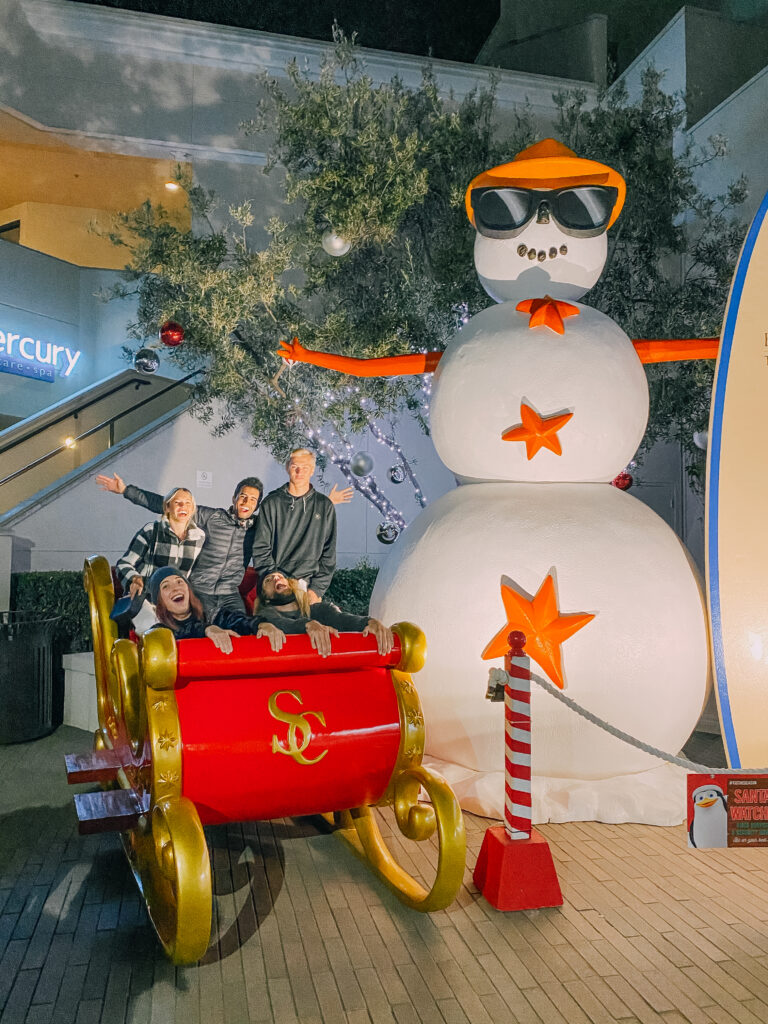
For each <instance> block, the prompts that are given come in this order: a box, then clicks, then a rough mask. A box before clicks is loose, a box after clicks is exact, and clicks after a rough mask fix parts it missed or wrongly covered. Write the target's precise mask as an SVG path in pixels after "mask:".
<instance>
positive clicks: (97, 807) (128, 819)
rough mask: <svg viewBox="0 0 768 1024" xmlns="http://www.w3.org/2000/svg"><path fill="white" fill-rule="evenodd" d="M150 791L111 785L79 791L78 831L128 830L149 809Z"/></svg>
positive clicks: (76, 795) (77, 807)
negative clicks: (88, 791) (143, 791)
mask: <svg viewBox="0 0 768 1024" xmlns="http://www.w3.org/2000/svg"><path fill="white" fill-rule="evenodd" d="M149 808H150V797H149V794H148V793H143V794H141V795H140V794H138V793H135V792H134V791H133V790H130V789H108V790H100V791H98V792H96V793H76V794H75V810H76V811H77V822H78V831H79V833H80V835H81V836H90V835H97V834H98V833H100V832H128V831H130V830H131V829H134V828H136V827H137V826H138V824H139V821H140V820H141V818H142V817H143V816H144V815H146V814H148V813H149Z"/></svg>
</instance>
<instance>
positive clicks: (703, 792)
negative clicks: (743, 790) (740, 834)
mask: <svg viewBox="0 0 768 1024" xmlns="http://www.w3.org/2000/svg"><path fill="white" fill-rule="evenodd" d="M697 778H698V777H697ZM688 845H689V846H693V847H695V848H696V849H697V850H702V849H705V848H710V847H713V846H718V847H723V846H727V845H728V801H727V799H726V796H725V793H724V792H723V790H722V788H721V786H718V785H716V784H715V783H714V782H706V783H705V784H704V785H703V786H697V787H696V789H694V791H693V792H692V793H691V797H690V800H689V810H688Z"/></svg>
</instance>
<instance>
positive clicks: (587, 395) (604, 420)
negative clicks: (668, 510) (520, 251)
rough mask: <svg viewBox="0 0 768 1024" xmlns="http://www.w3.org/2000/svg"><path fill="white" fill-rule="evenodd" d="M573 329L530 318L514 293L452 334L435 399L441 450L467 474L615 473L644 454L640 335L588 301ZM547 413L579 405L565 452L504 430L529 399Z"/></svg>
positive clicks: (596, 477) (556, 476)
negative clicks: (506, 436) (533, 447)
mask: <svg viewBox="0 0 768 1024" xmlns="http://www.w3.org/2000/svg"><path fill="white" fill-rule="evenodd" d="M573 305H574V306H575V307H576V308H577V309H578V311H579V312H578V315H576V316H570V317H568V318H567V319H566V320H565V321H564V333H563V334H557V333H555V332H554V331H552V330H551V329H550V328H549V327H546V326H544V325H542V326H538V327H533V328H532V327H529V320H530V315H529V314H528V313H521V312H518V311H517V310H516V308H515V305H514V304H513V303H511V302H504V303H501V304H499V305H496V306H491V307H489V308H488V309H484V310H483V311H482V312H481V313H478V314H477V316H474V317H473V318H472V319H471V320H470V321H469V323H468V324H467V325H466V326H465V327H464V328H462V330H461V331H459V332H458V334H456V335H455V336H454V338H453V339H452V340H451V341H450V343H449V345H448V347H447V349H446V350H445V353H444V355H443V357H442V359H441V360H440V364H439V366H438V368H437V372H436V374H435V384H434V390H433V395H432V403H431V409H430V426H431V432H432V438H433V441H434V443H435V448H436V449H437V452H438V455H439V456H440V458H441V459H442V460H443V462H444V463H445V464H446V466H448V468H449V469H451V470H452V471H453V473H455V474H456V476H457V477H458V478H459V479H460V480H462V481H468V482H475V481H491V480H519V481H526V482H537V483H544V482H550V481H559V482H579V483H586V482H608V481H610V480H612V479H613V478H614V477H615V476H616V474H617V473H619V472H620V471H621V470H622V469H623V468H624V467H625V466H626V464H627V463H628V462H629V461H630V459H631V458H632V457H633V455H634V454H635V452H636V450H637V447H638V445H639V444H640V441H641V440H642V437H643V433H644V432H645V427H646V423H647V420H648V384H647V381H646V377H645V372H644V370H643V367H642V364H641V363H640V360H639V359H638V357H637V353H636V352H635V350H634V348H633V345H632V342H631V341H630V339H629V338H628V337H627V335H626V334H625V333H624V332H623V331H622V330H621V328H620V327H618V326H617V325H616V324H615V323H614V322H613V320H611V319H610V317H607V316H606V315H605V314H604V313H600V312H599V311H598V310H596V309H592V308H591V307H589V306H584V305H581V304H580V303H574V304H573ZM523 403H525V404H526V405H528V406H530V407H532V408H533V409H534V410H535V412H536V413H537V414H538V415H539V416H541V417H543V418H546V417H551V416H555V415H557V414H562V413H571V414H572V416H571V418H570V420H569V421H568V422H567V423H566V424H565V425H564V426H563V427H562V428H561V429H560V430H559V431H558V439H559V441H560V444H561V447H562V454H560V455H557V454H555V453H554V452H553V451H549V450H545V449H542V450H540V451H538V452H537V453H536V455H535V456H534V457H533V458H532V459H530V460H529V459H528V458H527V450H526V445H525V444H524V443H523V442H520V441H504V440H502V434H503V433H504V432H505V431H508V430H509V429H510V428H512V427H514V426H516V425H517V424H520V423H521V411H520V410H521V404H523Z"/></svg>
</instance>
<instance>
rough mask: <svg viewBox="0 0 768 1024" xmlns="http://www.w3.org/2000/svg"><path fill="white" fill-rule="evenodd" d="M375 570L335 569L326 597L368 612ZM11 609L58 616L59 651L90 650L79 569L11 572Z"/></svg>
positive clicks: (359, 567) (359, 612)
mask: <svg viewBox="0 0 768 1024" xmlns="http://www.w3.org/2000/svg"><path fill="white" fill-rule="evenodd" d="M377 573H378V569H377V568H376V567H375V566H372V565H370V564H369V563H367V562H365V561H362V562H360V563H359V564H358V565H357V566H355V568H354V569H337V570H336V572H335V573H334V577H333V580H332V581H331V585H330V587H329V588H328V595H327V596H328V598H329V599H330V600H331V601H334V602H335V603H336V604H338V605H340V606H341V607H342V608H343V609H344V610H345V611H348V612H353V613H354V614H355V615H367V614H368V604H369V602H370V599H371V592H372V591H373V585H374V583H375V582H376V575H377ZM11 608H12V610H14V611H34V612H36V613H37V614H38V615H40V617H41V618H45V617H47V616H50V615H58V616H60V618H61V621H60V622H59V624H58V627H57V630H56V640H57V644H58V645H59V648H60V650H61V651H62V653H65V654H66V653H74V652H76V651H90V650H91V649H92V644H91V618H90V614H89V611H88V598H87V597H86V595H85V591H84V590H83V574H82V573H81V572H74V571H69V572H65V571H61V572H17V573H13V575H12V577H11Z"/></svg>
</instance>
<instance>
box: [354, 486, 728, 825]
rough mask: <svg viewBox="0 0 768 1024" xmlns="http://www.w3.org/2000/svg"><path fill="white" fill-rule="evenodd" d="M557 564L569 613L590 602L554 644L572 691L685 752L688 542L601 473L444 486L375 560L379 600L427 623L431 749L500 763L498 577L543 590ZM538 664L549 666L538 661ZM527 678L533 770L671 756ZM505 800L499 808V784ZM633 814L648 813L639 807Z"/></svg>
mask: <svg viewBox="0 0 768 1024" xmlns="http://www.w3.org/2000/svg"><path fill="white" fill-rule="evenodd" d="M550 572H552V574H553V576H554V579H555V589H556V594H557V606H558V611H559V614H560V615H568V614H572V613H589V614H592V615H594V618H593V619H592V620H591V621H589V622H588V623H586V625H584V626H583V627H582V628H580V629H578V631H576V632H575V633H574V634H573V635H572V636H570V637H569V638H568V639H565V640H564V641H563V643H562V645H561V647H560V651H561V654H562V664H563V670H564V677H565V683H566V687H565V691H564V692H565V693H566V694H567V696H569V697H571V698H572V699H573V700H575V701H576V702H577V703H578V704H580V705H581V706H582V707H584V708H585V709H587V710H588V711H591V712H592V713H593V714H595V715H597V716H599V717H600V718H602V719H604V720H605V721H607V722H608V723H610V724H611V725H613V726H615V727H617V728H618V729H621V730H623V731H624V732H627V733H629V734H630V735H631V736H634V737H636V738H637V739H639V740H641V741H642V742H644V743H648V744H650V745H652V746H654V747H657V748H659V749H661V750H663V751H668V752H671V753H673V754H676V753H677V752H678V751H679V750H680V748H681V746H682V745H683V744H684V743H685V741H686V740H687V739H688V737H689V735H690V733H691V732H692V730H693V728H694V726H695V725H696V722H697V720H698V718H699V715H700V713H701V710H702V707H703V704H704V701H705V698H706V695H707V668H708V641H707V630H706V623H705V614H704V605H703V599H702V595H701V590H700V587H699V583H698V580H697V577H696V575H695V571H694V570H693V569H692V567H691V563H690V560H689V557H688V555H687V552H686V550H685V548H684V547H683V545H682V544H681V542H680V540H679V539H678V538H677V536H676V535H675V534H674V533H673V531H672V530H671V529H670V528H669V527H668V526H667V525H666V523H664V522H663V520H661V519H660V518H659V517H658V516H657V515H656V514H655V513H654V512H652V511H651V510H650V509H649V508H648V507H647V506H646V505H644V504H643V503H642V502H640V501H639V500H637V499H636V498H634V497H632V496H630V495H628V494H626V493H623V492H621V491H618V490H617V489H616V488H614V487H611V486H610V485H607V484H554V483H553V484H516V483H478V484H469V485H463V486H460V487H458V488H457V489H456V490H454V491H450V492H449V493H448V494H446V495H444V496H443V497H442V498H441V499H440V500H439V501H437V502H435V503H434V504H432V505H431V506H430V507H429V508H428V509H427V510H426V511H425V512H424V513H422V515H420V516H419V517H418V519H417V520H416V521H415V522H414V523H413V524H412V525H411V526H410V527H409V529H408V530H407V531H406V533H405V534H404V535H403V537H402V538H401V540H400V546H399V548H398V549H397V550H396V551H394V552H393V554H392V556H391V557H390V558H389V559H388V560H387V562H386V563H385V565H384V567H383V568H382V570H381V571H380V573H379V577H378V580H377V583H376V588H375V590H374V594H373V598H372V601H371V614H372V615H375V616H376V618H378V619H381V620H383V621H384V622H396V621H400V620H403V619H405V620H410V621H412V622H415V623H416V624H418V625H419V626H420V627H421V628H422V629H423V630H424V633H425V634H426V638H427V648H428V654H427V661H426V665H425V667H424V669H423V670H422V671H421V672H419V674H418V676H416V678H415V683H416V686H417V688H418V691H419V695H420V697H421V701H422V706H423V710H424V717H425V722H426V729H427V742H426V749H427V753H428V754H429V755H431V756H432V757H435V758H439V759H441V760H443V761H445V762H449V763H451V764H453V765H456V766H462V767H463V768H466V769H471V770H474V771H478V772H499V771H500V770H501V769H503V766H504V707H503V704H492V703H491V702H489V701H488V700H486V699H485V691H486V685H487V680H488V669H489V667H493V666H498V667H503V659H502V658H498V659H496V660H492V661H483V660H482V659H481V653H482V651H483V649H484V648H485V646H486V645H487V644H488V642H489V641H490V640H491V638H492V637H494V636H495V635H496V633H498V631H499V630H501V629H502V628H503V627H504V626H505V624H506V622H507V616H506V615H505V611H504V605H503V603H502V597H501V580H502V577H505V578H506V581H507V582H509V583H511V585H512V586H513V587H514V588H515V589H517V590H518V592H520V593H523V594H524V595H527V596H529V597H533V596H534V595H535V594H536V593H537V591H538V590H539V589H540V587H541V585H542V583H543V581H544V579H545V577H546V576H547V574H548V573H550ZM531 669H532V671H533V672H534V673H537V674H539V675H544V672H543V671H542V669H541V668H540V667H539V666H538V665H537V664H536V663H535V662H532V663H531ZM531 690H532V694H531V717H532V733H531V744H532V767H533V774H534V776H547V777H552V778H557V779H560V780H562V779H573V780H601V779H610V778H612V777H616V776H624V775H628V774H630V773H637V772H643V771H646V770H647V769H651V768H655V767H657V766H658V765H660V764H661V762H660V761H659V759H658V758H655V757H653V756H652V755H650V754H647V753H645V752H643V751H640V750H638V749H636V748H634V747H632V746H629V745H628V744H626V743H624V742H623V741H621V740H619V739H617V738H615V737H613V736H611V735H609V734H608V733H607V732H605V731H603V730H602V729H600V728H598V727H597V726H595V725H593V724H591V723H590V722H587V721H586V720H585V719H584V718H582V717H580V716H579V715H577V714H576V713H575V712H574V711H573V710H571V709H569V708H567V707H566V706H564V705H563V704H562V703H560V702H559V701H557V700H556V699H555V698H554V697H552V696H551V695H550V694H548V693H546V692H545V691H544V690H542V689H541V688H540V687H538V686H537V685H536V684H535V683H532V684H531ZM649 799H650V797H649ZM501 800H502V802H501V803H500V806H499V807H498V808H497V809H496V813H498V814H499V815H501V813H502V810H503V791H502V796H501ZM562 820H567V819H562ZM631 820H643V815H642V810H641V809H639V810H638V816H635V817H633V818H632V819H631ZM646 820H647V816H646Z"/></svg>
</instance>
